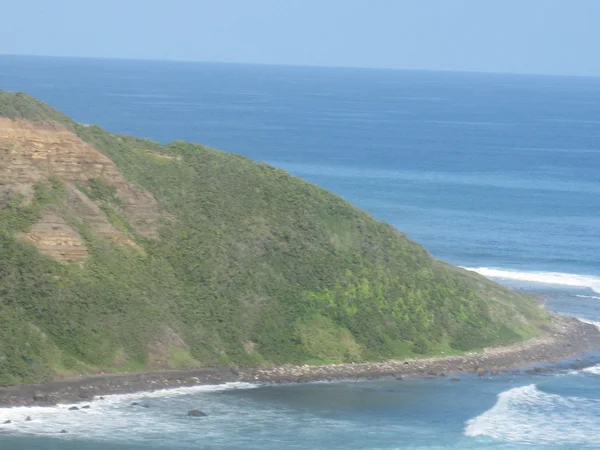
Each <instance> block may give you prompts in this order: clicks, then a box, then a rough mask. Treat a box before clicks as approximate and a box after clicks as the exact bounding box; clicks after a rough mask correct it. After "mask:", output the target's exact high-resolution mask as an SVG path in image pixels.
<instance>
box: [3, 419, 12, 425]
mask: <svg viewBox="0 0 600 450" xmlns="http://www.w3.org/2000/svg"><path fill="white" fill-rule="evenodd" d="M2 423H3V424H4V425H7V424H9V423H12V422H11V421H10V420H5V421H4V422H2Z"/></svg>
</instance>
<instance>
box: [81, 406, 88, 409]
mask: <svg viewBox="0 0 600 450" xmlns="http://www.w3.org/2000/svg"><path fill="white" fill-rule="evenodd" d="M81 409H90V405H85V406H82V407H81Z"/></svg>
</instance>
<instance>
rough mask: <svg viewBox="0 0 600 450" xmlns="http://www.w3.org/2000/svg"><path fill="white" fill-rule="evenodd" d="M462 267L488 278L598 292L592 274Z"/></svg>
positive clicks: (598, 282)
mask: <svg viewBox="0 0 600 450" xmlns="http://www.w3.org/2000/svg"><path fill="white" fill-rule="evenodd" d="M463 269H466V270H470V271H472V272H477V273H478V274H480V275H483V276H485V277H488V278H497V279H502V280H517V281H527V282H531V283H540V284H551V285H558V286H571V287H581V288H588V289H591V290H592V291H594V292H597V293H599V294H600V277H596V276H593V275H578V274H573V273H561V272H526V271H518V270H505V269H493V268H489V267H463Z"/></svg>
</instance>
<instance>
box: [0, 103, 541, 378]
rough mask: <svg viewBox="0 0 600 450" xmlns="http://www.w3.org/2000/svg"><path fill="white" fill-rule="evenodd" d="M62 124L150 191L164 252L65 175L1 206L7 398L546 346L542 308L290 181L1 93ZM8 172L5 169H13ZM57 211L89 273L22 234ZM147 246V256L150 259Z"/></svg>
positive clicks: (0, 355) (110, 202)
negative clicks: (84, 203) (106, 381)
mask: <svg viewBox="0 0 600 450" xmlns="http://www.w3.org/2000/svg"><path fill="white" fill-rule="evenodd" d="M2 116H5V117H10V118H21V119H26V120H32V121H55V122H58V123H60V124H62V125H64V126H65V127H67V128H68V129H69V130H71V131H73V132H74V133H75V134H77V135H78V136H79V137H80V138H81V139H83V140H84V141H86V142H87V143H89V144H91V145H92V146H94V147H95V148H96V149H97V150H99V151H100V152H102V153H104V154H105V155H106V156H108V157H109V158H111V159H112V160H113V161H114V162H115V163H116V165H117V166H118V168H119V169H120V170H121V171H122V173H123V174H124V176H125V177H126V178H127V179H129V180H130V181H131V182H133V183H135V184H137V185H138V186H140V187H142V188H144V189H146V190H147V191H149V192H151V193H152V194H153V195H154V196H155V198H156V199H157V201H158V204H159V207H160V210H161V213H160V214H161V217H160V223H161V225H160V228H159V236H158V237H157V238H156V239H147V238H144V237H142V236H140V235H137V234H136V233H135V229H134V227H133V226H131V224H129V223H128V222H127V221H126V220H125V218H124V217H125V216H124V215H123V214H121V208H122V204H121V203H120V201H119V199H118V197H117V191H116V189H115V187H114V186H111V185H110V184H109V183H108V182H107V181H106V180H103V179H92V180H90V181H89V183H88V184H86V185H85V186H83V185H82V186H78V188H79V189H80V190H81V191H82V192H84V193H85V194H86V195H87V196H88V197H89V198H90V199H92V200H94V201H95V202H96V203H97V204H98V205H99V206H100V207H101V208H102V209H103V211H104V212H105V213H106V214H107V216H108V217H109V220H111V222H112V223H113V224H116V225H117V226H118V227H119V228H120V229H122V230H127V231H128V232H129V233H130V234H131V235H132V236H133V237H134V240H135V242H136V243H137V246H138V247H137V248H136V247H128V246H123V245H118V244H116V243H114V242H111V241H108V240H106V239H103V238H101V237H100V236H98V235H96V234H95V233H93V232H92V231H91V228H90V227H89V226H88V224H87V223H86V221H85V217H83V218H82V217H72V216H71V215H69V210H68V207H67V205H66V203H67V200H66V199H65V186H64V184H63V182H62V181H61V180H60V179H59V178H56V176H54V175H52V174H50V175H49V177H48V180H47V181H43V182H40V183H38V184H37V185H36V187H35V196H34V199H33V200H31V201H29V202H25V201H24V199H23V198H21V197H18V196H15V197H14V198H12V199H11V201H10V202H9V203H8V205H6V206H5V208H4V209H2V210H0V384H9V383H15V382H30V381H36V380H43V379H46V378H48V377H51V376H52V375H53V374H55V373H64V372H86V371H91V370H95V369H99V368H100V369H103V370H127V369H128V368H136V369H137V370H139V369H143V368H149V367H154V366H156V363H154V362H153V361H155V360H156V359H157V356H156V355H163V354H164V355H163V360H164V364H163V365H162V366H164V367H170V368H176V367H192V366H218V365H233V364H236V365H260V364H272V363H275V364H281V363H315V364H318V363H326V362H343V361H366V360H381V359H387V358H406V357H415V356H418V355H424V354H435V353H436V352H438V351H440V349H451V350H452V351H455V352H459V351H466V350H472V349H477V348H481V347H483V346H488V345H494V344H498V343H508V342H514V341H518V340H522V339H524V338H527V337H530V336H533V335H535V334H536V333H537V332H538V327H539V326H540V325H542V324H543V323H545V321H546V319H547V318H546V314H545V313H544V312H543V311H542V310H541V309H540V308H538V306H537V305H536V304H535V302H534V300H533V299H530V298H527V297H523V296H520V295H517V294H516V293H513V292H510V291H508V290H507V289H504V288H503V287H501V286H499V285H496V284H495V283H492V282H490V281H488V280H486V279H484V278H483V277H481V276H479V275H477V274H474V273H470V272H467V271H464V270H462V269H458V268H456V267H453V266H450V265H448V264H445V263H442V262H440V261H437V260H435V259H434V258H432V257H431V256H430V255H429V254H428V253H427V252H426V251H425V250H424V249H423V248H422V247H420V246H419V245H417V244H415V243H414V242H411V241H410V240H408V239H407V238H406V237H405V236H404V235H403V234H402V233H400V232H398V231H397V230H396V229H394V228H393V227H391V226H390V225H388V224H386V223H381V222H378V221H376V220H375V219H373V218H372V217H370V216H369V215H368V214H366V213H365V212H362V211H360V210H358V209H356V208H354V207H353V206H351V205H350V204H348V203H347V202H345V201H344V200H342V199H340V198H339V197H336V196H334V195H332V194H331V193H329V192H327V191H325V190H323V189H321V188H319V187H317V186H314V185H312V184H309V183H307V182H305V181H303V180H301V179H299V178H296V177H292V176H290V175H288V174H287V173H285V172H284V171H282V170H279V169H276V168H273V167H271V166H268V165H266V164H258V163H255V162H252V161H250V160H249V159H247V158H245V157H242V156H239V155H233V154H228V153H224V152H220V151H216V150H213V149H210V148H207V147H204V146H202V145H199V144H191V143H186V142H174V143H171V144H168V145H165V146H163V145H160V144H157V143H155V142H151V141H148V140H142V139H137V138H133V137H128V136H121V135H113V134H110V133H107V132H106V131H104V130H102V129H101V128H100V127H97V126H86V125H81V124H78V123H76V122H73V121H71V120H70V119H68V118H67V117H66V116H64V115H62V114H60V113H58V112H56V111H55V110H53V109H52V108H50V107H49V106H47V105H45V104H43V103H41V102H38V101H37V100H35V99H33V98H31V97H29V96H27V95H25V94H9V93H6V92H1V91H0V117H2ZM0 170H2V169H1V167H0ZM44 208H53V210H55V211H57V212H58V213H59V214H61V215H62V216H63V217H64V218H65V220H67V221H68V222H69V223H71V224H72V226H73V227H74V228H76V229H77V230H78V231H79V233H80V234H81V235H82V236H83V238H84V240H85V243H86V247H87V249H88V252H89V257H88V259H87V260H86V261H85V262H84V263H83V264H82V263H58V262H55V261H54V260H52V259H51V258H49V257H48V256H45V255H43V254H41V253H40V252H39V251H38V250H37V249H36V248H35V247H34V246H33V245H32V244H30V243H27V242H26V241H25V240H22V239H19V238H18V232H20V231H26V230H27V229H28V228H29V227H30V226H31V225H32V224H33V223H35V221H36V220H38V218H39V217H40V215H41V212H42V211H43V210H44ZM140 249H141V250H142V251H140Z"/></svg>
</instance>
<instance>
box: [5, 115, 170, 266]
mask: <svg viewBox="0 0 600 450" xmlns="http://www.w3.org/2000/svg"><path fill="white" fill-rule="evenodd" d="M49 176H55V177H58V178H60V179H61V180H62V181H63V182H64V183H65V184H66V186H67V189H68V201H67V205H66V207H67V208H68V211H69V212H71V213H72V214H73V216H74V217H78V218H82V219H84V220H85V221H86V222H87V223H88V224H89V225H90V227H91V229H92V230H93V231H95V232H97V233H98V234H100V235H102V236H104V237H107V238H109V239H112V240H115V241H117V242H119V243H122V244H125V245H134V243H133V241H132V240H131V238H130V237H129V236H128V235H127V234H126V233H124V232H123V231H121V230H119V229H117V228H116V227H115V226H113V225H112V224H111V223H110V222H109V220H108V219H107V217H106V215H105V214H104V212H103V211H102V210H101V209H100V208H99V206H98V205H97V204H96V203H95V202H93V201H92V200H91V199H89V198H88V197H87V196H86V195H85V194H83V193H82V192H80V190H79V189H78V188H77V187H76V186H77V185H84V186H85V185H87V184H88V183H89V181H90V180H91V179H94V178H100V179H102V180H105V181H106V182H107V183H109V184H111V185H112V186H114V187H115V189H116V197H117V198H118V199H119V201H120V202H121V203H122V210H123V214H124V216H125V218H126V219H127V220H128V221H129V222H130V223H131V224H132V226H133V227H134V228H135V230H136V232H138V233H139V234H141V235H143V236H146V237H154V236H156V233H157V223H158V217H159V215H158V206H157V203H156V200H155V199H154V197H153V196H152V195H151V194H150V193H149V192H146V191H144V190H143V189H140V188H139V187H137V186H135V185H134V184H133V183H130V182H128V181H127V180H126V179H125V178H124V177H123V176H122V175H121V173H120V172H119V170H118V168H117V167H116V165H115V164H114V163H113V162H112V161H111V160H110V159H109V158H108V157H106V156H104V155H103V154H102V153H100V152H99V151H97V150H96V149H95V148H93V147H92V146H91V145H89V144H87V143H86V142H84V141H83V140H81V139H80V138H79V137H78V136H76V135H75V134H74V133H72V132H71V131H69V130H67V129H66V128H64V127H62V126H60V125H58V124H55V123H45V122H39V123H33V122H27V121H23V120H11V119H7V118H0V208H2V207H3V206H5V205H6V203H7V202H8V201H9V200H10V199H11V198H12V197H14V196H15V195H21V196H23V198H24V199H25V201H26V202H27V201H30V200H31V199H32V198H33V193H34V185H35V183H36V182H38V181H42V180H45V179H46V178H48V177H49ZM22 237H24V238H27V239H29V240H30V241H32V242H33V243H34V244H35V245H36V246H38V248H39V249H40V250H41V251H42V252H43V253H46V254H48V255H50V256H52V257H53V258H55V259H57V260H59V261H74V260H81V259H84V258H85V257H86V255H87V250H86V249H85V245H84V243H83V241H82V239H81V237H80V236H79V234H78V233H77V231H75V230H74V229H73V227H71V226H70V225H69V224H68V223H67V221H66V220H65V218H64V217H61V216H60V214H58V212H57V211H47V212H45V213H44V215H43V216H42V218H41V219H40V221H39V222H38V223H36V224H35V225H34V226H33V227H32V229H31V230H30V232H28V233H27V234H25V235H24V236H22Z"/></svg>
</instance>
